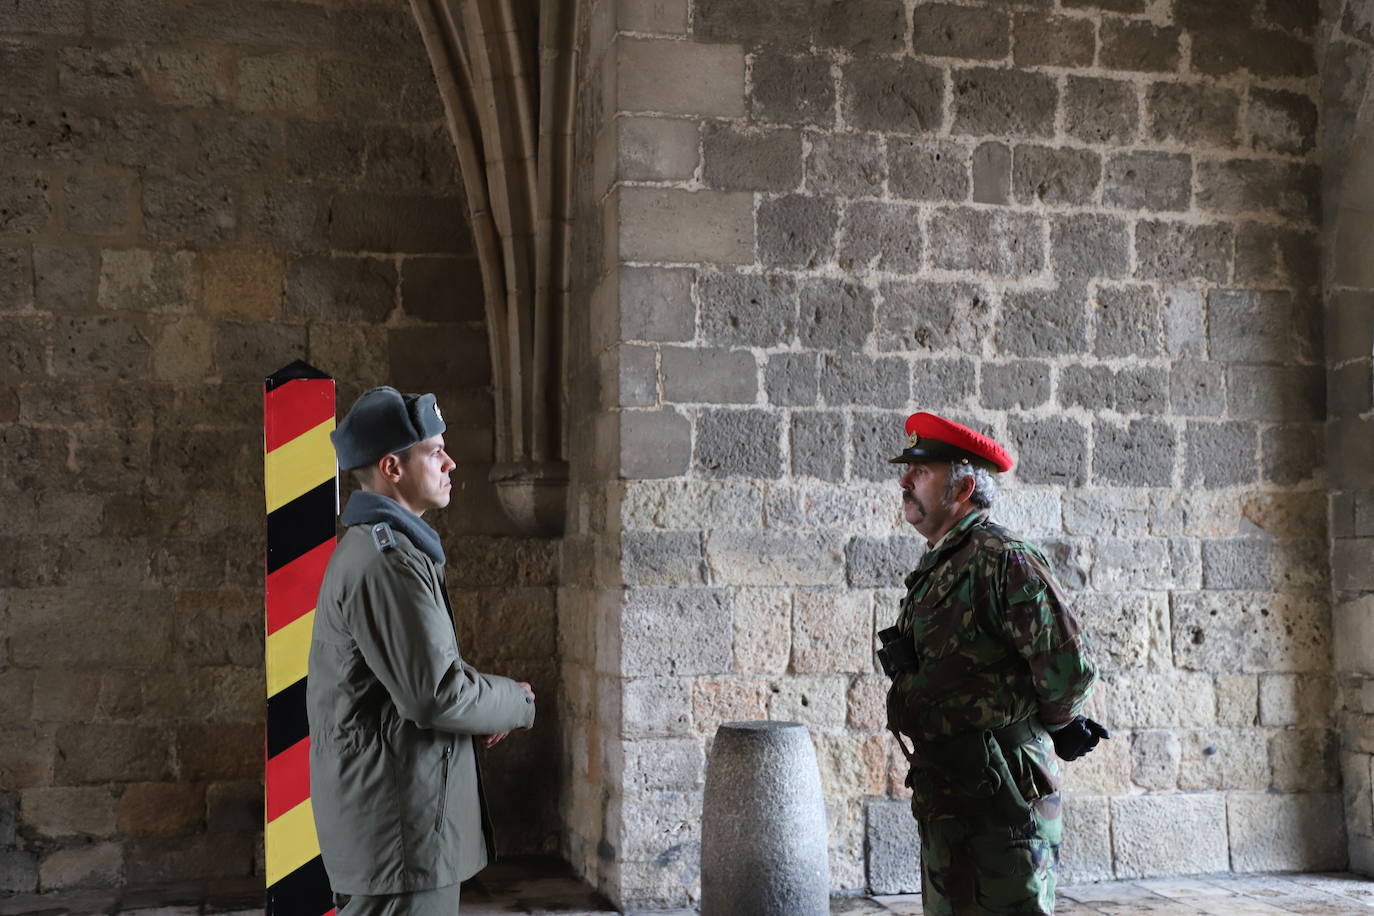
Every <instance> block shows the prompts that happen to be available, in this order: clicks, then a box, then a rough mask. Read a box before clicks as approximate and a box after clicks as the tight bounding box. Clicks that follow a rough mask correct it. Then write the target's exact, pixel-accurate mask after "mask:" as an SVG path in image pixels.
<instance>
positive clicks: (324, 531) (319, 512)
mask: <svg viewBox="0 0 1374 916" xmlns="http://www.w3.org/2000/svg"><path fill="white" fill-rule="evenodd" d="M335 497H336V489H335V482H334V478H332V477H331V478H329V479H328V480H326V481H325V482H324V483H322V484H320V485H319V486H318V487H316V488H315V489H313V490H310V491H309V492H307V493H302V494H301V495H300V496H297V497H296V498H295V499H293V500H291V502H289V503H287V504H286V505H284V506H282V507H281V508H279V509H277V510H276V511H275V512H270V513H268V515H267V571H268V572H269V573H273V572H276V571H277V570H279V569H281V568H282V567H283V566H285V565H286V564H287V563H290V562H291V561H292V560H295V559H297V558H298V557H301V556H304V555H305V554H307V553H309V552H310V551H312V550H314V549H315V548H316V547H318V546H320V545H321V544H323V543H324V542H325V541H327V540H329V539H330V538H332V537H333V536H334V506H335V504H336V503H335Z"/></svg>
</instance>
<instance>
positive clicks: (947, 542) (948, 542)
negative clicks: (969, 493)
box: [908, 509, 988, 588]
mask: <svg viewBox="0 0 1374 916" xmlns="http://www.w3.org/2000/svg"><path fill="white" fill-rule="evenodd" d="M987 517H988V514H987V513H986V512H983V511H981V510H978V509H975V510H974V511H972V512H970V513H969V514H968V515H965V516H964V517H963V518H961V519H959V523H958V524H957V525H955V526H954V527H953V528H951V529H949V531H947V532H946V533H945V536H944V537H942V538H940V540H939V542H938V543H936V545H935V546H934V547H932V548H930V549H929V550H927V551H926V553H925V556H923V557H921V562H920V564H919V565H917V567H916V572H917V573H921V572H925V571H926V570H927V569H930V568H931V567H932V566H934V565H935V564H936V563H939V562H941V561H942V560H944V558H945V557H947V556H949V555H950V554H951V553H953V552H954V551H956V550H958V549H959V547H960V546H961V545H962V544H963V543H964V541H966V540H968V535H969V532H970V531H972V530H973V529H974V528H975V527H977V526H978V525H981V524H982V523H983V522H984V521H986V520H987ZM909 587H910V586H908V588H909Z"/></svg>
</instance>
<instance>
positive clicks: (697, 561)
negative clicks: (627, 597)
mask: <svg viewBox="0 0 1374 916" xmlns="http://www.w3.org/2000/svg"><path fill="white" fill-rule="evenodd" d="M620 550H621V572H622V574H623V575H624V576H625V582H626V584H627V585H648V586H667V585H703V584H705V578H704V574H705V555H704V553H703V550H702V543H701V535H700V534H699V533H698V532H695V531H626V532H623V533H622V534H621V536H620Z"/></svg>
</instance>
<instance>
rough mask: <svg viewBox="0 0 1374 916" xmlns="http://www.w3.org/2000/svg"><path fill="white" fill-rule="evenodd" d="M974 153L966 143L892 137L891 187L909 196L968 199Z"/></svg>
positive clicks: (899, 194) (889, 155)
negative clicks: (970, 170)
mask: <svg viewBox="0 0 1374 916" xmlns="http://www.w3.org/2000/svg"><path fill="white" fill-rule="evenodd" d="M971 157H972V154H971V152H970V150H969V148H968V147H967V146H966V145H964V144H962V143H956V142H952V141H949V140H926V139H919V140H918V139H914V138H908V137H892V138H890V139H889V140H888V142H887V168H888V179H887V184H888V189H889V190H890V191H891V192H892V194H893V196H895V197H903V198H907V199H908V200H948V201H962V200H967V199H968V196H969V190H970V182H969V169H970V163H971Z"/></svg>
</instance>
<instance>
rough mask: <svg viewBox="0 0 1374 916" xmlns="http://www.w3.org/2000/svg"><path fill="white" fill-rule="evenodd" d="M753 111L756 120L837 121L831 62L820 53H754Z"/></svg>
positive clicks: (751, 109) (818, 123)
mask: <svg viewBox="0 0 1374 916" xmlns="http://www.w3.org/2000/svg"><path fill="white" fill-rule="evenodd" d="M751 76H752V91H751V92H750V95H749V105H750V111H751V113H752V114H753V117H754V119H755V120H758V121H763V122H770V121H778V122H784V123H788V124H815V125H828V124H831V123H833V122H834V120H835V84H834V81H833V80H832V78H831V75H830V61H829V59H828V58H825V57H822V56H819V55H804V56H800V57H793V56H788V55H783V54H774V53H771V52H763V53H759V54H757V55H755V56H754V62H753V68H752V71H751Z"/></svg>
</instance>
